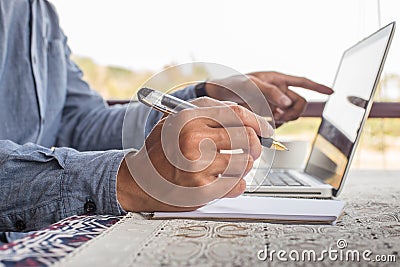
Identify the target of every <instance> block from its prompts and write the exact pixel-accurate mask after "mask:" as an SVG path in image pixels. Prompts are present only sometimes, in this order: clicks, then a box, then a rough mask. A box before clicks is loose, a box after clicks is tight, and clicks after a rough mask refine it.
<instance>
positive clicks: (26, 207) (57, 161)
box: [0, 0, 195, 232]
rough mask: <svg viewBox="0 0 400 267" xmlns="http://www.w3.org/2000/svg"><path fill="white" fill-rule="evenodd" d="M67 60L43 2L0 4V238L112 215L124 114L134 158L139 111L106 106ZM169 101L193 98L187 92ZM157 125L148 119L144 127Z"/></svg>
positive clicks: (141, 122)
mask: <svg viewBox="0 0 400 267" xmlns="http://www.w3.org/2000/svg"><path fill="white" fill-rule="evenodd" d="M70 53H71V51H70V49H69V48H68V46H67V38H66V37H65V35H64V34H63V32H62V31H61V29H60V27H59V22H58V17H57V15H56V12H55V10H54V8H53V6H52V5H51V4H49V2H48V1H46V0H0V106H1V108H0V231H19V232H26V231H29V230H34V229H39V228H42V227H44V226H46V225H49V224H51V223H54V222H56V221H58V220H60V219H63V218H65V217H68V216H71V215H75V214H85V213H88V212H94V213H98V214H120V213H121V209H120V207H119V204H118V202H117V198H116V175H117V172H118V168H119V165H120V163H121V161H122V158H123V156H124V153H123V151H122V150H120V149H122V145H121V143H122V124H123V119H124V116H125V113H126V116H127V121H128V122H129V127H131V129H132V131H131V134H132V136H131V137H129V138H130V140H131V144H130V146H131V147H133V148H139V147H140V146H141V145H142V144H143V141H144V137H145V129H144V128H145V123H146V122H145V115H146V114H147V112H148V109H147V108H146V107H145V106H143V105H140V104H137V105H132V106H131V107H129V108H128V107H127V106H115V107H109V106H107V104H106V103H105V101H104V100H103V99H102V98H101V97H100V96H99V95H98V94H97V93H95V92H94V91H92V90H91V88H90V87H89V85H88V84H87V83H85V82H84V81H83V80H82V72H81V71H80V69H79V68H78V67H77V66H76V65H75V64H74V62H72V61H71V59H70ZM176 95H177V96H178V97H181V98H184V99H190V98H194V97H195V93H194V90H193V88H187V89H185V90H182V91H180V92H177V93H176ZM158 119H159V114H157V113H156V112H152V113H151V116H150V117H149V121H148V124H149V125H150V127H151V126H152V125H154V124H155V123H156V122H157V120H158ZM53 146H54V147H56V148H55V149H50V148H51V147H53ZM83 151H86V152H83Z"/></svg>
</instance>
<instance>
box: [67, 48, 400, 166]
mask: <svg viewBox="0 0 400 267" xmlns="http://www.w3.org/2000/svg"><path fill="white" fill-rule="evenodd" d="M73 59H74V61H75V62H76V63H77V64H78V65H79V66H80V68H81V69H82V70H83V72H84V79H85V80H86V81H87V82H88V83H89V84H90V85H91V87H92V88H94V89H95V90H96V91H98V92H99V93H100V94H101V95H102V96H103V97H104V98H105V99H131V98H132V96H134V95H136V91H137V90H138V89H139V88H141V87H142V85H143V84H144V83H145V82H146V81H147V80H148V79H149V78H151V77H152V76H153V75H154V74H155V73H154V72H151V71H146V70H144V71H137V70H135V71H134V70H128V69H125V68H121V67H116V66H101V65H99V64H96V62H94V61H93V60H92V59H90V58H87V57H78V56H74V57H73ZM168 67H169V65H166V66H165V68H168ZM165 68H164V69H165ZM167 76H168V77H163V79H157V81H156V82H157V83H160V84H152V86H154V88H158V89H159V90H160V88H164V90H165V91H169V90H171V88H174V85H176V84H182V83H183V82H184V81H196V80H197V81H200V80H204V77H207V70H206V69H203V68H193V69H192V71H191V72H185V73H183V72H179V71H178V70H177V71H175V72H174V71H172V72H171V71H169V72H167ZM158 80H159V81H158ZM161 83H162V84H161ZM174 89H176V88H174ZM376 100H377V101H392V102H397V101H400V76H399V75H398V74H392V73H391V74H385V75H383V78H382V80H381V83H380V85H379V87H378V92H377V96H376ZM320 121H321V119H319V118H300V119H298V120H296V121H293V122H290V123H286V124H284V125H283V126H281V127H280V128H279V129H278V130H277V136H278V138H280V139H286V140H292V139H293V140H294V139H295V140H305V141H309V142H312V139H313V137H314V135H315V133H316V131H317V129H318V125H319V123H320ZM399 136H400V119H369V120H368V121H367V123H366V125H365V128H364V131H363V136H362V138H361V141H360V147H359V149H358V152H357V155H356V159H355V161H356V165H357V162H358V166H359V167H368V168H376V167H378V168H396V169H398V168H400V166H398V163H397V159H398V158H399V156H400V138H399ZM362 157H364V158H363V159H362V160H360V158H362ZM357 158H358V159H357Z"/></svg>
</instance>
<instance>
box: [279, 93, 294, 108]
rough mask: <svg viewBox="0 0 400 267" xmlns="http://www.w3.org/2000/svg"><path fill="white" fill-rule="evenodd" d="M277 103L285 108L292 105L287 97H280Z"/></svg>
mask: <svg viewBox="0 0 400 267" xmlns="http://www.w3.org/2000/svg"><path fill="white" fill-rule="evenodd" d="M279 103H280V104H281V105H283V106H285V107H288V106H290V105H291V104H292V100H290V98H289V97H287V96H285V95H282V96H281V97H280V98H279Z"/></svg>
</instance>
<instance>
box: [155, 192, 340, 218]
mask: <svg viewBox="0 0 400 267" xmlns="http://www.w3.org/2000/svg"><path fill="white" fill-rule="evenodd" d="M344 204H345V203H344V202H343V201H339V200H322V199H299V198H273V197H256V196H239V197H237V198H224V199H219V200H216V201H214V202H212V203H210V204H208V205H206V206H204V207H202V208H199V209H198V210H195V211H191V212H155V213H154V216H153V218H155V219H161V218H193V219H200V218H203V219H233V220H264V221H282V222H302V223H332V222H334V221H336V220H337V219H338V218H339V217H340V216H341V214H342V213H343V208H344Z"/></svg>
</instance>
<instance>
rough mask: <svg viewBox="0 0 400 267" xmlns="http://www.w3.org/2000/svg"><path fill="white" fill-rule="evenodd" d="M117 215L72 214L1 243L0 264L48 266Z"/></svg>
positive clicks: (108, 225) (105, 227) (98, 230)
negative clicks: (31, 232) (25, 235)
mask: <svg viewBox="0 0 400 267" xmlns="http://www.w3.org/2000/svg"><path fill="white" fill-rule="evenodd" d="M121 218H122V217H116V216H100V215H95V216H72V217H69V218H67V219H64V220H62V221H60V222H58V223H56V224H53V225H51V226H49V227H48V228H45V229H44V230H41V231H37V232H35V233H33V234H31V235H29V236H27V237H25V238H23V239H20V240H17V241H15V242H13V243H9V244H6V245H3V246H0V266H1V267H3V266H4V267H8V266H48V265H51V264H53V263H55V262H57V261H58V260H60V259H61V258H63V257H65V256H66V255H67V254H68V253H70V252H71V251H73V250H74V249H76V248H77V247H79V246H81V245H82V244H84V243H85V242H87V241H89V240H91V239H93V238H94V237H96V236H98V235H99V234H101V233H102V232H103V231H104V230H106V229H108V228H109V227H110V226H112V225H113V224H115V223H116V222H118V221H119V220H120V219H121Z"/></svg>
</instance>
